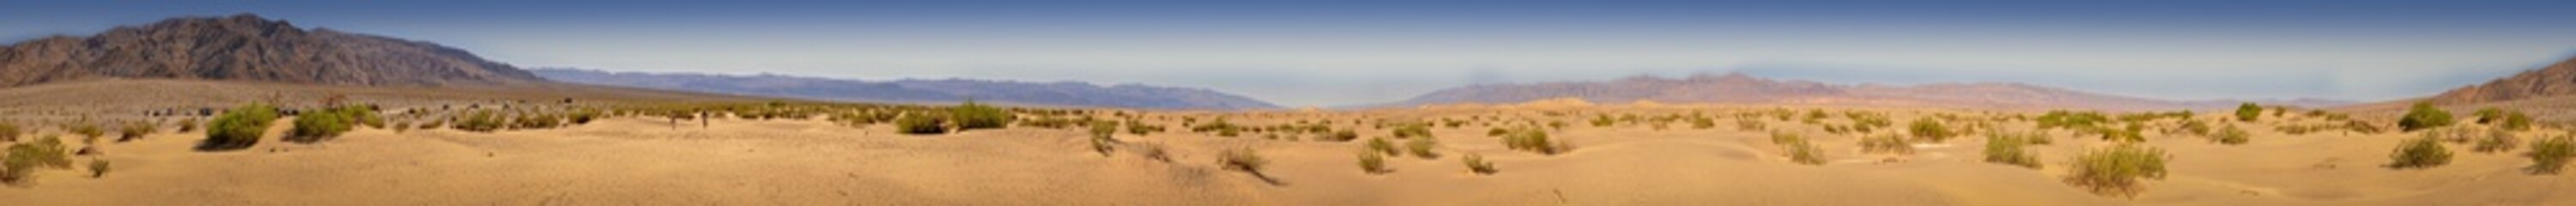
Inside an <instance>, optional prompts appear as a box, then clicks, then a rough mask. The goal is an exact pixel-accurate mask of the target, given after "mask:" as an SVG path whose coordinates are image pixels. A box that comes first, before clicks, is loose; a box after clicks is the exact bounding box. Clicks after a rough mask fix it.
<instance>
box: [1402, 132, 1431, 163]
mask: <svg viewBox="0 0 2576 206" xmlns="http://www.w3.org/2000/svg"><path fill="white" fill-rule="evenodd" d="M1439 146H1440V141H1439V140H1434V139H1433V138H1429V137H1424V138H1413V140H1406V141H1404V150H1405V151H1408V152H1411V153H1413V156H1414V157H1421V158H1423V159H1438V158H1440V153H1437V152H1433V151H1431V149H1433V148H1434V147H1439Z"/></svg>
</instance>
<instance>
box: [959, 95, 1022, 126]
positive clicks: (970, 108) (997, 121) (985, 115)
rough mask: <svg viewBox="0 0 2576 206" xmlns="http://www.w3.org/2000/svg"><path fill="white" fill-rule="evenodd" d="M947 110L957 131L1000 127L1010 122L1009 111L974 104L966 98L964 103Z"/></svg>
mask: <svg viewBox="0 0 2576 206" xmlns="http://www.w3.org/2000/svg"><path fill="white" fill-rule="evenodd" d="M948 112H949V115H950V118H952V120H953V121H956V124H957V130H958V131H965V130H976V129H1000V128H1002V127H1004V126H1005V125H1006V124H1010V123H1011V113H1010V112H1006V111H1002V109H1001V108H994V107H993V106H985V105H983V104H976V103H975V101H974V100H967V101H966V103H965V104H961V105H957V107H951V108H948Z"/></svg>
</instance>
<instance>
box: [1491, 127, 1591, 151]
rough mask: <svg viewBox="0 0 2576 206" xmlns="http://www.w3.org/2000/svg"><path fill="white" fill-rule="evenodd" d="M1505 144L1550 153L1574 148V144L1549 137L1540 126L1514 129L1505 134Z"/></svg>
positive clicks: (1525, 149) (1518, 148)
mask: <svg viewBox="0 0 2576 206" xmlns="http://www.w3.org/2000/svg"><path fill="white" fill-rule="evenodd" d="M1503 146H1504V147H1507V148H1511V149H1512V150H1521V151H1530V152H1537V153H1539V154H1548V155H1555V154H1558V153H1564V152H1566V151H1568V150H1572V149H1573V148H1574V147H1573V145H1572V144H1568V143H1566V142H1565V141H1563V140H1550V139H1548V137H1547V131H1544V130H1540V129H1538V128H1523V129H1516V130H1515V131H1512V133H1511V134H1507V135H1503Z"/></svg>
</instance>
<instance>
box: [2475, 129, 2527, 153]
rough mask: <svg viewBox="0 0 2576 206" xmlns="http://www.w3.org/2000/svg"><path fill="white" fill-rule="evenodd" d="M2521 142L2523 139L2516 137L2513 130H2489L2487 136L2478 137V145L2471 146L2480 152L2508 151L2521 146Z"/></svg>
mask: <svg viewBox="0 0 2576 206" xmlns="http://www.w3.org/2000/svg"><path fill="white" fill-rule="evenodd" d="M2521 144H2522V140H2521V139H2519V138H2514V137H2513V132H2506V131H2504V130H2489V131H2487V135H2486V136H2483V137H2482V138H2478V140H2477V146H2474V147H2471V148H2470V150H2474V151H2478V152H2480V153H2497V152H2508V151H2513V149H2514V148H2513V147H2515V146H2520V145H2521Z"/></svg>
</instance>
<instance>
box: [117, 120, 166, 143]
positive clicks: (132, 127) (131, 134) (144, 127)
mask: <svg viewBox="0 0 2576 206" xmlns="http://www.w3.org/2000/svg"><path fill="white" fill-rule="evenodd" d="M159 130H161V128H160V126H159V125H154V124H152V123H151V122H142V121H135V122H126V123H125V126H123V127H117V129H116V134H117V137H116V141H117V142H125V141H134V140H138V139H143V136H144V135H150V134H152V132H154V131H159Z"/></svg>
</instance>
